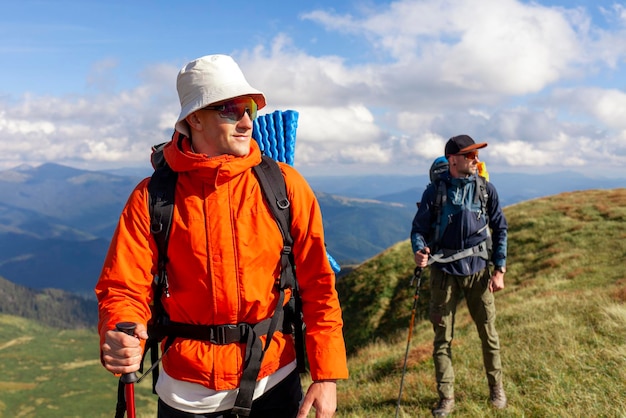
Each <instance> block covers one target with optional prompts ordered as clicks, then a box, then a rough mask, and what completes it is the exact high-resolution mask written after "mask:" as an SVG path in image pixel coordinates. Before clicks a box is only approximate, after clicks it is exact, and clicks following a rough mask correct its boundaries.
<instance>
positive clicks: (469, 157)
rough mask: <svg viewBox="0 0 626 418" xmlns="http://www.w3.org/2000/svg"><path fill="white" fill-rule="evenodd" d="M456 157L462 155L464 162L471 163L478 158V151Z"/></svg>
mask: <svg viewBox="0 0 626 418" xmlns="http://www.w3.org/2000/svg"><path fill="white" fill-rule="evenodd" d="M457 155H462V156H463V157H465V159H466V160H470V161H472V160H475V159H477V158H478V151H470V152H466V153H464V154H457Z"/></svg>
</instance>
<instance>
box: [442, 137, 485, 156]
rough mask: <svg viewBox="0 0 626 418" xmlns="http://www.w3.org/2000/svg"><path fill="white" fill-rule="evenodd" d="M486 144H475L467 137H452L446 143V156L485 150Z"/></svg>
mask: <svg viewBox="0 0 626 418" xmlns="http://www.w3.org/2000/svg"><path fill="white" fill-rule="evenodd" d="M486 146H487V143H486V142H481V143H479V144H477V143H476V142H474V140H473V139H472V137H471V136H469V135H458V136H453V137H452V138H450V139H449V140H448V142H447V143H446V155H454V154H465V153H467V152H470V151H474V150H476V149H480V148H485V147H486Z"/></svg>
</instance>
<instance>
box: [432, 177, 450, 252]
mask: <svg viewBox="0 0 626 418" xmlns="http://www.w3.org/2000/svg"><path fill="white" fill-rule="evenodd" d="M434 185H435V201H434V202H433V207H432V209H431V211H430V213H431V225H434V227H433V236H432V237H431V242H432V244H431V245H430V246H431V247H432V246H434V247H437V246H438V245H439V238H440V237H439V234H440V233H441V214H442V212H443V208H444V206H445V205H446V203H447V201H448V187H447V186H446V182H445V180H443V179H438V180H436V181H435V183H434ZM431 250H436V248H431Z"/></svg>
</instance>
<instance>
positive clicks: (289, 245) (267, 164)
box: [254, 155, 306, 373]
mask: <svg viewBox="0 0 626 418" xmlns="http://www.w3.org/2000/svg"><path fill="white" fill-rule="evenodd" d="M254 172H255V174H256V175H257V178H258V179H259V184H260V185H261V189H262V190H263V194H264V197H265V201H266V202H267V203H268V205H269V206H270V209H271V211H272V213H273V215H274V219H275V220H276V223H277V224H278V227H279V228H280V231H281V232H282V234H283V250H282V252H281V283H280V288H281V289H285V288H290V289H291V295H292V297H291V299H290V301H289V303H288V304H287V305H286V306H285V309H286V312H285V316H286V318H285V320H286V322H288V325H285V326H284V327H283V328H284V329H285V330H287V331H288V330H289V329H290V327H291V326H292V325H293V332H294V337H295V343H296V360H297V365H298V371H299V372H300V373H304V372H305V371H306V364H305V363H306V362H305V355H304V322H303V320H302V300H301V299H300V294H299V288H298V281H297V280H296V272H295V262H294V258H293V237H292V236H291V212H290V211H289V207H290V205H291V204H290V203H289V198H288V197H287V185H286V184H285V178H284V177H283V173H282V171H280V167H279V166H278V164H277V163H276V161H274V160H273V159H272V158H270V157H268V156H266V155H264V156H263V158H262V160H261V163H260V164H259V165H257V166H255V167H254Z"/></svg>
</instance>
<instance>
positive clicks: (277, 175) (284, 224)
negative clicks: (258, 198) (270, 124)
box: [253, 155, 293, 250]
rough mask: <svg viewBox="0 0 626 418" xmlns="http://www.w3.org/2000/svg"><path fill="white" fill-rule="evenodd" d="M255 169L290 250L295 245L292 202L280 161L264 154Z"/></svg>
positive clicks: (264, 195)
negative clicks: (288, 195)
mask: <svg viewBox="0 0 626 418" xmlns="http://www.w3.org/2000/svg"><path fill="white" fill-rule="evenodd" d="M253 170H254V174H255V175H256V176H257V179H258V180H259V184H260V185H261V190H262V191H263V197H265V201H266V202H267V204H268V205H269V206H270V209H271V211H272V214H273V215H274V218H275V219H276V223H277V224H278V227H279V228H280V232H281V233H282V234H283V238H284V240H285V245H289V246H290V248H289V250H291V245H293V238H292V236H291V213H290V211H289V206H291V203H290V202H289V199H288V198H287V185H286V184H285V178H284V177H283V173H282V171H280V167H279V166H278V163H277V162H276V161H274V160H273V159H272V158H271V157H268V156H266V155H263V157H262V159H261V163H260V164H258V165H256V166H254V167H253Z"/></svg>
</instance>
